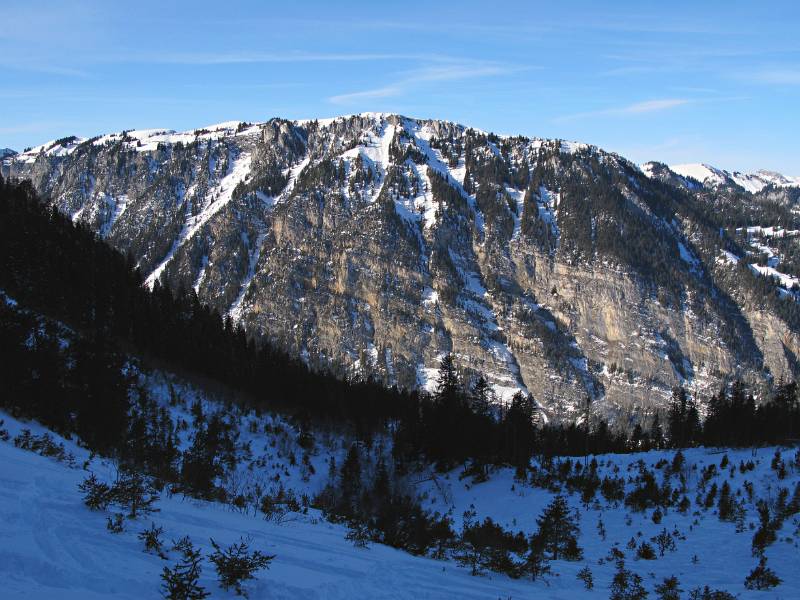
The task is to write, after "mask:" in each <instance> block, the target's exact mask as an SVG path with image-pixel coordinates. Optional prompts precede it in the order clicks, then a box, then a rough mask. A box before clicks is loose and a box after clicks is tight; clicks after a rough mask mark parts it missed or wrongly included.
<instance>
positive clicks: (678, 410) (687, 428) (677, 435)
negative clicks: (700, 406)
mask: <svg viewBox="0 0 800 600" xmlns="http://www.w3.org/2000/svg"><path fill="white" fill-rule="evenodd" d="M667 430H668V435H669V441H670V444H671V445H672V446H673V447H674V448H685V447H687V446H691V445H692V444H693V443H694V442H696V441H698V440H699V439H700V435H701V432H702V428H701V426H700V415H699V413H698V412H697V407H696V406H695V404H694V402H692V401H691V400H690V399H689V397H688V396H687V394H686V390H684V389H683V388H675V389H674V390H673V392H672V404H671V406H670V410H669V415H668V417H667Z"/></svg>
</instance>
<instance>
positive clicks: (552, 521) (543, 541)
mask: <svg viewBox="0 0 800 600" xmlns="http://www.w3.org/2000/svg"><path fill="white" fill-rule="evenodd" d="M536 524H537V525H538V526H539V529H538V531H537V532H536V534H534V536H533V538H532V539H531V546H538V547H540V548H542V550H543V551H544V552H545V553H547V554H548V555H549V557H550V558H552V559H553V560H558V559H559V558H562V559H566V560H580V558H581V556H582V555H583V551H582V550H581V548H580V547H579V546H578V539H577V536H578V534H579V533H580V530H579V528H578V522H577V519H576V517H575V516H574V515H573V514H572V512H571V511H570V510H569V506H568V505H567V501H566V500H565V499H564V497H563V496H556V497H555V498H554V499H553V501H552V502H551V503H550V505H549V506H547V507H546V508H545V509H544V512H542V515H541V516H540V517H539V518H538V519H537V520H536Z"/></svg>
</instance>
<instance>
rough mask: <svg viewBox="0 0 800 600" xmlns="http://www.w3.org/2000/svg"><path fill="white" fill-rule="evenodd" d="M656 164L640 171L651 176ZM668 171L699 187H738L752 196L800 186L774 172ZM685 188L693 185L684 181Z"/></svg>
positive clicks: (683, 167)
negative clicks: (763, 191)
mask: <svg viewBox="0 0 800 600" xmlns="http://www.w3.org/2000/svg"><path fill="white" fill-rule="evenodd" d="M655 164H656V163H652V162H650V163H645V164H644V165H642V171H643V172H644V173H645V174H651V173H652V172H653V170H654V168H655ZM669 169H670V170H671V171H672V172H673V173H675V174H676V175H679V176H681V177H684V178H689V179H692V180H694V181H696V182H698V183H699V184H700V185H703V186H707V187H709V188H716V187H719V186H730V185H733V186H739V187H740V188H742V189H743V190H745V191H748V192H750V193H752V194H755V193H757V192H760V191H762V190H763V189H764V188H765V187H767V186H775V187H797V186H800V177H787V176H786V175H782V174H781V173H777V172H775V171H766V170H759V171H756V172H755V173H741V172H739V171H732V172H731V171H726V170H724V169H718V168H717V167H713V166H711V165H708V164H705V163H687V164H680V165H669ZM686 184H687V186H689V187H691V186H692V185H695V184H694V183H692V182H690V181H686Z"/></svg>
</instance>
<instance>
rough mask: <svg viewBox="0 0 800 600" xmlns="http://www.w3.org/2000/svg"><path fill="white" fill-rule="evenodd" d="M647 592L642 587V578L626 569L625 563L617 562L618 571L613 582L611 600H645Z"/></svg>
mask: <svg viewBox="0 0 800 600" xmlns="http://www.w3.org/2000/svg"><path fill="white" fill-rule="evenodd" d="M645 598H647V590H645V589H644V586H643V585H642V578H641V577H640V576H639V575H637V574H636V573H634V572H633V571H629V570H628V569H626V568H625V561H622V560H618V561H617V571H616V572H615V573H614V579H613V581H612V582H611V595H610V596H609V600H644V599H645Z"/></svg>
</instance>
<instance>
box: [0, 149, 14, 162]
mask: <svg viewBox="0 0 800 600" xmlns="http://www.w3.org/2000/svg"><path fill="white" fill-rule="evenodd" d="M16 153H17V152H16V150H12V149H11V148H0V160H3V159H4V158H9V157H11V156H14V155H15V154H16Z"/></svg>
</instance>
